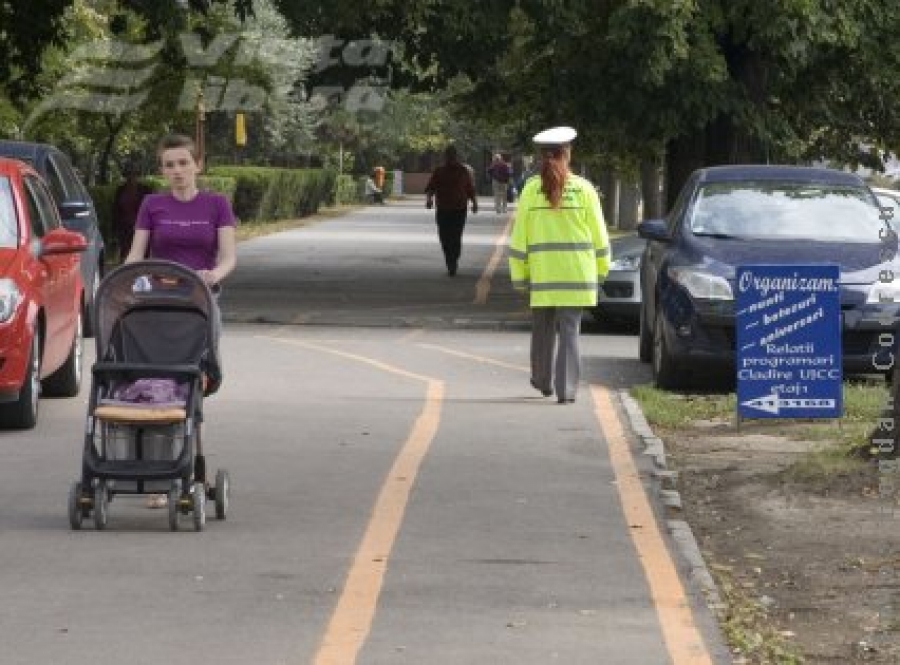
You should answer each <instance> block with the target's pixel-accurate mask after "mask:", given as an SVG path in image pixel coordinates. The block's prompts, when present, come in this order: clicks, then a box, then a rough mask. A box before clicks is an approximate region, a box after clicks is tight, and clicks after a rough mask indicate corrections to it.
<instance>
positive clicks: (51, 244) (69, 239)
mask: <svg viewBox="0 0 900 665" xmlns="http://www.w3.org/2000/svg"><path fill="white" fill-rule="evenodd" d="M86 249H87V240H85V238H84V236H83V235H81V234H80V233H75V232H74V231H68V230H66V229H53V230H52V231H50V232H49V233H48V234H47V235H45V236H44V237H43V238H41V241H40V255H41V256H48V255H55V254H75V253H77V252H83V251H84V250H86Z"/></svg>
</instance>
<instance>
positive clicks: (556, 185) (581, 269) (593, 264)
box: [509, 127, 611, 404]
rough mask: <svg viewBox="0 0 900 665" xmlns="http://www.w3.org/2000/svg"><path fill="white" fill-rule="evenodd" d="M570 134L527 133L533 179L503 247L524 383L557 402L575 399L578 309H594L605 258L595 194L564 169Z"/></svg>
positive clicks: (606, 246)
mask: <svg viewBox="0 0 900 665" xmlns="http://www.w3.org/2000/svg"><path fill="white" fill-rule="evenodd" d="M576 136H577V132H576V131H575V130H574V129H572V128H571V127H554V128H552V129H547V130H545V131H542V132H540V133H538V134H536V135H535V136H534V139H533V140H534V142H535V144H537V147H538V149H539V152H540V156H541V172H540V177H535V178H530V179H529V180H528V182H527V183H526V184H525V186H524V188H523V191H522V193H521V195H520V197H519V206H518V209H517V211H516V218H515V224H514V226H513V230H512V235H511V237H510V242H509V271H510V275H511V277H512V282H513V286H514V287H515V288H516V289H517V290H520V291H524V292H525V293H526V294H527V297H528V298H529V305H530V307H531V312H532V332H531V385H532V386H533V387H534V388H535V389H536V390H538V391H540V392H541V393H542V394H543V395H544V396H545V397H549V396H550V395H552V394H553V388H555V389H556V396H557V401H558V402H559V403H560V404H567V403H571V402H574V401H575V395H576V392H577V389H578V381H579V378H580V374H581V357H580V353H579V350H578V336H579V333H580V331H581V315H582V310H583V308H584V307H591V306H594V305H596V303H597V288H598V287H599V286H600V284H602V282H603V280H604V279H605V278H606V275H607V273H608V272H609V264H610V260H611V256H610V249H609V238H608V235H607V232H606V224H605V223H604V221H603V212H602V209H601V207H600V199H599V197H598V196H597V192H596V190H595V189H594V187H593V185H591V183H590V182H588V181H587V180H585V179H584V178H581V177H579V176H577V175H574V174H573V173H570V171H569V161H570V159H571V154H572V153H571V142H572V140H573V139H574V138H575V137H576ZM557 339H558V350H557V348H556V347H557ZM554 356H555V357H554Z"/></svg>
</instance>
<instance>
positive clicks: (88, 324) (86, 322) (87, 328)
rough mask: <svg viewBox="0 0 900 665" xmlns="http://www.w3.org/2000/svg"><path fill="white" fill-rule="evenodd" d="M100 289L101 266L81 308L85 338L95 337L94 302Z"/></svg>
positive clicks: (97, 269) (95, 272)
mask: <svg viewBox="0 0 900 665" xmlns="http://www.w3.org/2000/svg"><path fill="white" fill-rule="evenodd" d="M99 288H100V266H99V265H98V266H97V268H96V269H95V270H94V277H93V278H92V279H91V285H90V289H89V290H88V293H87V294H85V295H87V297H86V298H85V299H84V303H83V304H82V306H81V318H82V320H83V327H84V336H85V337H93V336H94V318H93V311H94V302H95V299H96V297H97V289H99Z"/></svg>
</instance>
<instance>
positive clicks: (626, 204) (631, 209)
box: [619, 181, 641, 231]
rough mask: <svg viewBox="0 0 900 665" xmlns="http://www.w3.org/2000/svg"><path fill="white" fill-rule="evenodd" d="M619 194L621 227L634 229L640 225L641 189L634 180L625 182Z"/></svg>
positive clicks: (627, 229) (629, 229) (621, 228)
mask: <svg viewBox="0 0 900 665" xmlns="http://www.w3.org/2000/svg"><path fill="white" fill-rule="evenodd" d="M620 190H621V193H620V195H619V229H620V230H622V231H633V230H634V229H635V228H636V227H637V225H638V221H639V220H638V208H639V205H640V201H641V190H640V187H639V186H638V184H637V183H636V182H634V181H630V182H624V183H622V186H621V188H620Z"/></svg>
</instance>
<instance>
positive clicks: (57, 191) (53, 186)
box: [44, 157, 74, 203]
mask: <svg viewBox="0 0 900 665" xmlns="http://www.w3.org/2000/svg"><path fill="white" fill-rule="evenodd" d="M44 176H45V178H46V180H47V184H48V185H50V191H51V192H52V193H53V198H54V199H55V200H56V201H57V202H58V203H62V202H63V201H68V200H69V199H71V198H74V192H73V191H72V190H71V188H70V187H68V186H67V183H66V182H65V180H64V179H63V176H62V169H60V168H59V167H58V166H57V163H56V160H55V159H53V157H48V158H47V169H46V173H45V174H44Z"/></svg>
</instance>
